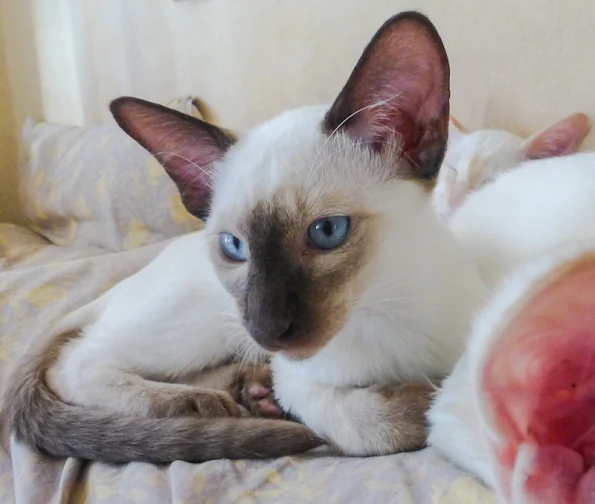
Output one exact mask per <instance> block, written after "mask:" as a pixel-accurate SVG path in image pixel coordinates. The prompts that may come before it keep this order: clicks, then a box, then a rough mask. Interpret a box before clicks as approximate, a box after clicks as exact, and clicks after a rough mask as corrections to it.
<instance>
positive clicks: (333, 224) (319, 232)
mask: <svg viewBox="0 0 595 504" xmlns="http://www.w3.org/2000/svg"><path fill="white" fill-rule="evenodd" d="M350 224H351V219H350V218H349V217H348V216H346V215H335V216H332V217H323V218H322V219H317V220H315V221H314V222H313V223H312V224H310V225H309V226H308V239H309V240H310V243H311V244H312V245H313V246H314V247H315V248H317V249H320V250H333V249H336V248H338V247H340V246H341V245H343V243H344V242H345V240H346V239H347V235H348V234H349V227H350Z"/></svg>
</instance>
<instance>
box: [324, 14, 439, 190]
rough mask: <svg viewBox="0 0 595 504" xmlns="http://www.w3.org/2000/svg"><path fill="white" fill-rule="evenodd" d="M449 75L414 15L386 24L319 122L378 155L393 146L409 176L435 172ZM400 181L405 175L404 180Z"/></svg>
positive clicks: (431, 33)
mask: <svg viewBox="0 0 595 504" xmlns="http://www.w3.org/2000/svg"><path fill="white" fill-rule="evenodd" d="M449 73H450V70H449V66H448V58H447V56H446V52H445V50H444V47H443V45H442V41H441V40H440V37H439V35H438V34H437V32H436V30H435V28H434V26H433V25H432V24H431V23H430V21H429V20H428V19H427V18H425V17H424V16H422V15H421V14H419V13H413V12H406V13H402V14H400V15H398V16H395V17H394V18H392V19H390V20H389V21H387V22H386V23H385V24H384V25H383V26H382V27H381V28H380V30H379V31H378V32H377V34H376V35H375V37H374V38H373V39H372V41H371V42H370V44H369V45H368V47H367V48H366V49H365V51H364V53H363V54H362V57H361V58H360V60H359V62H358V64H357V65H356V67H355V68H354V70H353V72H352V74H351V76H350V78H349V81H348V82H347V84H346V85H345V87H344V88H343V90H342V91H341V93H340V94H339V96H338V97H337V99H336V100H335V103H334V104H333V106H332V107H331V109H330V110H329V113H328V114H327V116H326V119H325V129H326V130H327V131H328V132H329V133H330V132H332V131H334V130H335V129H336V128H339V127H344V128H345V130H346V131H347V132H349V134H350V135H351V136H353V137H355V138H357V139H358V140H361V141H362V143H365V144H366V145H368V146H370V147H372V148H374V149H376V150H383V149H385V148H386V147H387V145H388V146H389V147H391V148H394V147H395V146H396V144H399V145H398V146H399V147H400V148H401V150H402V152H403V153H404V156H403V157H404V158H405V159H409V160H410V161H411V163H402V165H403V169H404V170H406V169H407V165H408V164H410V165H411V169H412V171H413V172H414V173H413V175H414V176H416V177H419V178H426V179H430V178H433V177H435V175H436V174H437V172H438V168H439V165H440V161H441V160H442V156H443V153H444V149H445V147H446V139H447V136H448V107H449V97H450V90H449V79H450V75H449ZM403 175H411V174H405V173H403Z"/></svg>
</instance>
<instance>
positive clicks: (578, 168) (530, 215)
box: [429, 153, 595, 504]
mask: <svg viewBox="0 0 595 504" xmlns="http://www.w3.org/2000/svg"><path fill="white" fill-rule="evenodd" d="M594 166H595V156H594V155H593V154H590V153H584V154H576V155H573V156H568V157H561V158H551V159H544V160H535V161H528V162H525V163H523V164H522V165H521V166H520V167H519V168H518V169H516V170H513V171H509V172H507V173H505V174H503V175H501V176H500V177H498V178H497V179H496V180H495V181H494V182H493V183H491V184H489V185H487V186H485V187H484V188H482V189H481V190H479V191H477V192H474V193H473V194H471V195H470V196H469V198H468V200H467V201H466V202H465V204H463V205H462V206H461V208H460V209H459V211H458V212H457V213H456V214H455V215H454V216H453V218H452V221H451V228H452V230H453V231H454V233H455V235H456V236H457V237H458V238H459V239H460V240H461V242H462V243H463V244H464V245H465V246H466V249H467V250H469V251H471V253H472V255H473V258H474V261H475V262H476V264H477V265H478V267H479V269H480V272H481V274H482V276H483V278H484V279H485V281H486V283H488V285H490V286H492V287H493V288H494V289H495V295H494V298H493V300H492V302H491V303H490V304H488V306H487V308H486V309H485V310H484V311H483V313H482V314H481V315H480V316H479V317H478V318H477V319H476V321H475V324H474V328H473V329H472V332H471V337H470V343H469V345H468V347H467V349H466V351H465V353H464V355H463V357H462V358H461V360H460V361H459V362H458V363H457V366H456V367H455V370H454V371H453V373H452V374H451V376H450V377H449V378H448V379H447V380H446V381H445V382H444V383H443V385H442V390H441V392H440V394H439V395H438V398H437V400H436V402H435V404H434V405H433V407H432V409H431V410H430V413H429V419H430V422H431V424H432V428H431V431H430V443H431V444H433V445H434V446H436V447H438V448H439V449H441V450H442V451H444V453H446V454H447V455H448V456H449V457H450V458H452V459H453V460H455V461H456V462H457V463H459V464H460V465H462V466H463V467H466V468H467V469H469V470H470V471H471V472H473V473H474V474H476V475H478V476H480V477H481V478H482V479H484V481H486V482H487V483H488V484H489V485H490V486H493V487H495V488H497V489H498V490H499V492H500V494H501V496H502V498H503V500H504V502H510V503H514V504H517V503H533V502H535V503H537V502H539V503H542V502H544V503H547V502H561V503H574V502H577V503H578V502H593V500H580V499H579V500H571V498H570V497H568V498H566V497H564V498H561V497H560V496H561V495H562V493H560V492H562V491H564V492H565V491H566V490H564V489H565V488H566V486H565V483H564V481H565V479H564V478H566V476H565V475H564V474H566V473H565V471H566V470H567V469H568V470H569V471H570V472H571V473H572V474H573V475H574V476H573V477H576V478H577V481H578V476H577V475H578V474H579V473H577V472H576V471H575V470H574V469H572V464H571V465H565V464H564V463H562V462H561V463H560V465H556V464H554V465H552V463H551V461H550V462H548V463H546V465H548V464H549V466H550V469H551V470H552V471H553V470H554V469H556V468H557V469H556V470H558V473H557V474H554V473H550V474H549V478H550V480H551V481H550V484H548V485H547V488H548V489H549V490H548V491H549V492H550V493H549V494H547V492H546V493H544V494H540V496H539V497H536V495H537V494H535V493H534V488H533V490H531V489H530V488H529V486H527V485H528V481H529V480H527V479H526V475H527V474H529V473H531V472H534V471H537V474H538V475H539V477H540V481H546V480H548V477H547V476H546V475H547V474H548V473H547V471H546V470H545V469H544V468H543V467H541V466H539V464H540V463H541V462H543V460H546V458H541V459H539V458H536V455H535V454H536V453H537V452H535V450H534V448H535V443H537V445H538V446H541V447H542V448H544V447H545V445H546V444H547V443H544V442H543V441H536V439H535V438H532V437H531V436H532V434H531V432H530V431H528V430H527V429H534V428H535V427H530V426H529V424H530V422H534V420H533V419H531V418H530V417H529V413H528V412H529V411H532V410H531V409H530V408H532V407H534V406H531V405H532V404H533V405H534V404H535V403H537V402H539V401H541V400H542V396H540V395H539V393H538V392H536V391H535V387H534V384H536V383H538V382H539V381H540V380H541V381H543V380H544V379H545V376H547V373H548V372H549V371H553V369H554V368H553V367H551V366H552V364H551V362H553V361H555V362H559V359H560V358H562V356H563V355H564V352H565V351H566V352H567V351H569V349H570V350H572V348H575V347H576V344H577V339H576V338H575V336H578V338H579V340H580V339H581V338H582V339H583V340H585V338H587V339H588V336H587V334H588V331H590V327H584V328H583V329H581V330H580V331H579V330H577V328H576V324H579V325H580V324H581V322H580V321H581V320H582V321H583V322H587V321H588V319H585V318H582V319H581V318H578V319H577V322H573V317H572V314H573V313H575V310H576V309H577V308H578V307H579V306H580V303H582V302H585V303H587V306H589V305H588V303H590V302H591V294H589V292H590V289H591V290H592V284H589V283H586V284H585V283H583V284H581V283H580V282H579V283H578V284H576V288H575V290H574V291H572V289H571V290H567V291H565V294H564V295H560V297H559V298H557V301H556V303H557V306H555V307H554V303H552V304H550V305H547V309H542V312H543V314H544V316H545V315H546V314H547V316H548V317H549V316H550V314H553V315H552V322H548V323H551V324H554V323H556V324H557V323H558V322H557V321H556V317H562V318H561V319H560V320H561V321H562V322H561V323H562V324H565V325H566V326H567V327H568V331H569V332H568V341H569V343H568V345H569V346H568V347H565V346H564V344H562V347H560V346H557V343H555V340H556V338H558V337H559V334H560V333H559V331H558V332H556V331H551V329H552V328H554V327H555V325H551V326H550V329H544V328H543V327H542V328H540V329H534V330H533V331H534V333H535V334H537V335H539V339H541V340H543V341H539V339H536V340H535V345H538V346H534V347H531V346H527V347H519V348H518V350H517V351H516V352H515V351H510V352H508V351H507V350H506V348H507V347H508V345H516V342H517V341H521V340H520V339H519V338H521V337H523V334H524V333H525V330H523V331H520V330H516V329H515V331H514V332H513V333H512V334H513V336H511V339H510V340H509V342H508V343H502V345H504V347H500V350H498V352H496V350H494V348H495V345H496V344H497V343H498V341H499V340H500V339H501V338H504V334H510V332H507V331H504V328H505V327H506V325H507V324H508V323H510V321H511V320H513V319H514V318H515V317H516V315H517V314H518V313H519V312H523V311H524V310H527V309H528V308H527V307H531V306H533V304H534V303H536V302H537V301H536V300H537V299H538V298H537V297H535V296H537V293H539V292H542V289H543V285H544V283H546V284H547V282H549V279H551V278H555V277H558V276H560V275H561V274H562V273H561V272H564V271H565V270H566V269H568V268H569V266H568V265H572V264H573V263H574V262H576V261H577V260H579V258H580V257H581V256H589V257H592V251H593V250H595V245H594V244H595V228H593V225H592V216H593V215H594V214H595V172H594V170H593V168H594ZM502 223H506V225H502ZM589 254H591V255H589ZM514 271H517V272H516V273H514V274H512V275H511V272H514ZM502 282H503V283H502ZM499 285H501V286H500V287H498V286H499ZM589 309H592V307H591V308H589ZM564 314H566V315H565V317H566V318H563V315H564ZM527 317H529V316H528V315H527ZM527 320H530V319H529V318H527ZM532 323H533V324H535V321H534V322H532ZM588 325H589V324H588ZM545 327H547V324H546V326H545ZM581 331H583V332H582V333H581ZM515 334H516V336H515ZM581 334H582V335H581ZM556 335H558V336H556ZM571 336H572V337H571ZM552 337H553V339H552ZM562 341H565V340H562ZM502 348H504V350H503V349H502ZM537 348H539V349H540V350H539V351H540V352H541V355H542V356H543V359H544V361H543V362H548V360H549V362H550V363H549V364H547V366H546V365H544V367H543V368H536V369H541V371H540V372H539V373H538V374H539V376H537V375H535V376H534V375H533V374H531V375H529V374H527V375H523V367H522V366H526V365H528V364H527V361H528V360H530V359H531V358H532V357H531V356H532V355H533V353H532V352H535V351H537ZM496 355H502V356H507V357H502V358H501V359H500V361H501V362H502V364H501V367H499V368H497V369H498V370H499V371H498V372H497V373H496V374H492V375H491V378H490V380H491V381H487V382H486V381H485V380H484V379H483V378H482V376H485V374H486V370H487V367H488V366H487V362H488V360H489V359H490V358H491V357H493V356H496ZM569 355H570V357H569V359H570V360H569V361H568V362H569V366H571V369H575V370H577V371H576V372H577V373H578V376H577V380H578V383H580V384H581V389H584V390H585V393H587V390H588V389H589V387H590V386H591V385H590V382H589V375H585V374H582V375H581V371H580V370H582V369H585V366H587V367H588V366H590V363H591V362H592V360H590V359H591V357H590V354H588V353H584V354H582V355H581V354H580V353H575V354H569ZM582 359H584V360H582ZM538 362H539V361H535V365H536V366H537V365H538ZM548 366H550V367H549V368H548ZM519 373H520V374H519ZM507 376H513V377H518V382H517V383H515V384H512V383H511V384H509V385H507V386H508V389H506V386H505V387H504V391H505V392H504V393H505V394H508V395H509V399H508V400H507V401H506V400H505V401H504V404H507V405H508V406H507V407H509V408H512V409H511V410H510V411H509V414H512V415H513V417H515V418H517V419H518V422H519V423H520V427H519V428H520V429H521V430H522V431H523V432H524V435H526V436H528V437H526V438H524V440H525V441H531V440H532V442H533V444H531V443H530V445H527V447H523V448H522V449H520V448H519V449H520V452H519V459H518V464H519V465H518V467H516V466H514V467H513V466H511V463H512V462H514V460H516V459H515V457H514V456H512V455H514V454H516V453H517V452H516V451H515V452H513V454H512V455H511V454H509V455H510V456H512V459H511V458H508V459H505V458H502V457H503V454H502V453H500V452H498V451H497V450H498V449H500V448H501V447H502V443H504V444H506V442H514V443H516V444H515V446H516V447H521V445H522V443H523V442H524V441H519V440H518V439H516V438H515V437H514V436H513V435H512V431H511V430H510V428H509V427H507V424H506V419H505V418H504V417H503V416H494V414H493V411H494V409H493V408H494V406H493V404H492V401H495V399H494V398H493V397H492V396H490V393H491V391H492V389H491V387H493V386H494V383H495V382H496V381H497V380H499V381H500V382H502V381H505V377H507ZM548 393H549V392H548ZM552 393H553V392H552ZM575 401H576V403H575V404H576V405H578V406H580V405H581V402H580V401H579V400H577V399H575ZM563 404H564V403H562V402H561V403H560V404H559V406H558V409H559V412H560V416H561V418H562V419H563V420H564V419H565V421H567V422H572V421H573V420H572V419H573V416H572V410H571V409H568V408H567V407H563V406H562V405H563ZM571 404H572V401H571ZM579 411H580V410H579ZM582 414H583V415H585V414H587V415H588V414H589V413H582ZM523 415H524V416H523ZM565 415H567V416H565ZM584 418H586V419H588V418H590V417H588V416H586V417H584ZM536 419H537V421H539V419H540V417H539V416H537V417H536ZM542 420H543V422H544V428H545V429H549V430H548V432H551V433H553V435H556V433H560V432H562V431H564V430H565V429H568V427H564V426H563V425H560V424H558V425H556V424H554V423H552V424H547V423H546V422H545V417H544V418H543V419H542ZM591 421H595V418H593V419H592V420H588V422H591ZM531 425H533V424H531ZM515 439H516V440H515ZM497 440H499V441H498V443H496V444H495V445H494V444H489V443H488V441H489V442H490V443H495V442H496V441H497ZM523 446H525V445H523ZM498 447H500V448H498ZM569 448H572V446H569ZM515 450H516V449H515ZM527 450H528V451H527ZM540 450H541V448H540ZM565 453H566V452H565ZM496 455H498V456H496ZM580 455H581V457H583V456H584V457H585V464H587V465H586V467H587V468H588V467H589V465H588V464H589V462H588V461H589V460H590V459H589V455H587V454H584V453H581V454H580ZM544 457H545V455H544ZM572 457H574V456H572ZM554 458H555V457H554ZM574 458H576V457H574ZM511 460H512V462H511ZM552 460H553V459H552ZM579 460H580V459H579ZM581 467H582V466H581ZM571 469H572V470H571ZM566 472H568V471H566ZM580 474H582V468H581V471H580ZM589 481H591V483H592V480H589ZM513 482H514V483H513ZM591 483H589V484H591ZM585 484H587V483H585ZM511 485H512V486H511ZM542 486H543V485H542ZM513 487H514V488H516V490H514V489H513ZM543 488H546V487H543ZM556 489H557V490H556ZM531 492H533V493H531ZM556 492H558V493H556ZM529 494H531V495H529ZM547 495H549V497H547ZM573 495H574V494H573ZM552 496H553V497H552ZM556 499H558V500H556ZM572 499H574V497H572Z"/></svg>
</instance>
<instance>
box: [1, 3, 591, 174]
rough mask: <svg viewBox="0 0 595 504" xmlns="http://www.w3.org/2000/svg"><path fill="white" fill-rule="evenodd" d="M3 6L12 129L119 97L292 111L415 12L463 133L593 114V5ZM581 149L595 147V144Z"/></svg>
mask: <svg viewBox="0 0 595 504" xmlns="http://www.w3.org/2000/svg"><path fill="white" fill-rule="evenodd" d="M0 4H1V5H0V9H1V10H0V13H2V15H4V17H5V18H6V14H8V19H4V20H3V26H4V27H5V38H6V40H7V47H6V49H7V54H8V56H9V59H10V58H12V59H11V61H9V67H10V69H11V73H10V75H11V82H13V85H14V86H13V87H14V89H16V92H15V93H14V109H15V112H14V115H15V117H16V118H17V119H16V120H17V123H18V124H20V122H21V120H22V118H23V116H24V115H26V114H31V113H34V114H43V115H44V116H45V117H46V118H47V119H49V120H53V121H60V122H73V123H93V122H97V121H105V120H109V116H108V113H107V103H108V102H109V100H110V99H112V98H114V97H116V96H118V95H121V94H133V95H137V96H141V97H144V98H148V99H152V100H158V101H164V100H167V99H169V98H171V97H173V96H177V95H183V94H190V93H192V94H199V95H200V96H202V97H203V98H204V100H205V101H206V103H207V104H208V105H209V106H210V108H211V110H212V112H213V114H214V117H215V119H217V120H218V121H220V122H222V123H224V124H225V125H227V126H229V127H232V128H245V127H249V126H251V125H254V124H256V123H258V122H259V121H261V120H264V119H266V118H267V117H270V116H271V115H273V114H276V113H278V112H280V111H281V110H283V109H285V108H287V107H292V106H298V105H301V104H306V103H319V102H328V101H331V100H332V99H333V97H334V95H335V94H336V93H337V92H338V90H339V89H340V87H341V86H342V84H343V82H344V81H345V79H346V78H347V76H348V74H349V72H350V70H351V68H352V67H353V65H354V64H355V62H356V60H357V58H358V57H359V54H360V53H361V51H362V49H363V47H364V45H365V44H366V43H367V41H368V40H369V39H370V37H371V36H372V35H373V33H374V32H375V30H376V29H377V28H378V27H379V26H380V24H381V23H382V22H383V21H384V20H385V19H386V18H388V17H389V16H390V15H392V14H394V13H396V12H398V11H400V10H403V9H408V8H417V9H420V10H422V11H424V12H425V13H427V14H429V15H430V16H431V18H432V19H433V21H434V22H435V24H436V25H437V27H438V29H439V31H440V33H441V35H442V37H443V39H444V42H445V45H446V47H447V50H448V52H449V55H450V60H451V67H452V111H453V113H454V115H456V116H457V117H458V119H459V120H461V121H462V122H463V123H465V124H466V125H467V126H469V127H471V128H478V127H506V128H510V129H512V130H513V131H517V132H519V133H525V134H527V133H529V132H532V131H534V130H536V129H538V128H541V127H544V126H545V125H546V124H547V123H549V122H551V121H554V120H555V119H557V118H559V117H561V116H563V115H565V114H568V113H570V112H573V111H578V110H582V111H585V112H587V113H589V114H590V115H591V116H592V117H594V118H595V86H593V84H592V83H593V81H594V79H595V57H594V56H595V30H593V23H594V22H595V21H594V20H595V2H573V3H572V4H570V3H568V2H566V1H565V0H524V1H523V2H519V1H518V0H498V1H497V2H496V1H493V0H473V1H469V0H416V1H404V0H366V1H364V0H299V1H298V0H179V1H174V0H124V1H123V0H0ZM570 5H572V7H569V6H570ZM7 6H8V7H7ZM31 6H33V8H31ZM17 42H19V43H17ZM586 145H587V146H589V147H595V135H591V136H590V137H589V138H588V140H587V144H586ZM3 170H4V173H5V169H3Z"/></svg>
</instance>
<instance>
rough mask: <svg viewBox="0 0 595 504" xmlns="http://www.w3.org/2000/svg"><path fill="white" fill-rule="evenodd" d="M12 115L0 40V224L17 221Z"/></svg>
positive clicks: (15, 157)
mask: <svg viewBox="0 0 595 504" xmlns="http://www.w3.org/2000/svg"><path fill="white" fill-rule="evenodd" d="M13 113H14V112H13V103H12V94H11V92H10V86H9V83H8V71H7V68H6V61H5V57H4V44H3V41H2V38H0V222H4V221H7V220H10V221H14V220H18V213H17V198H16V194H15V186H16V184H15V166H16V162H17V143H16V134H15V122H14V116H13Z"/></svg>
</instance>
